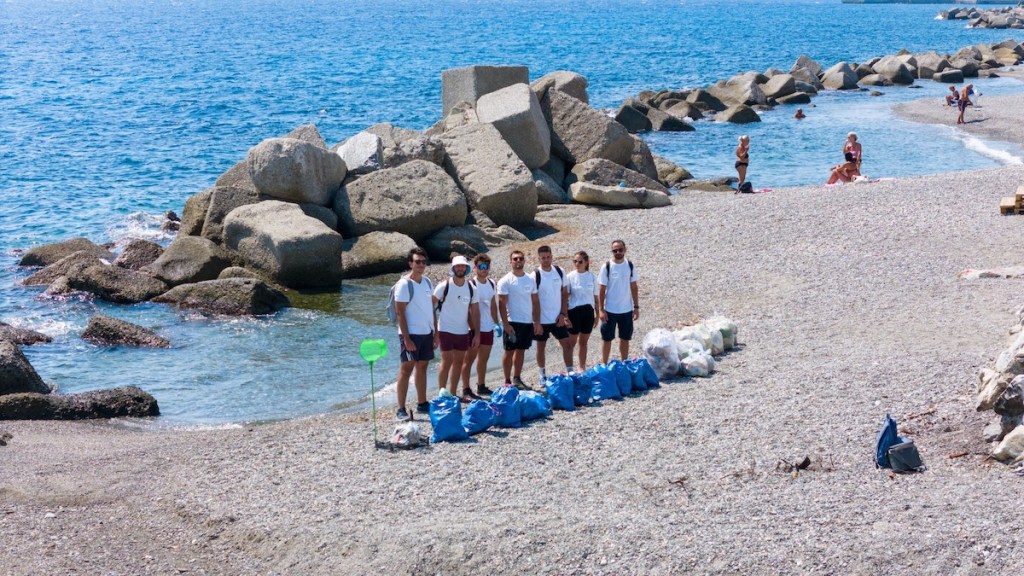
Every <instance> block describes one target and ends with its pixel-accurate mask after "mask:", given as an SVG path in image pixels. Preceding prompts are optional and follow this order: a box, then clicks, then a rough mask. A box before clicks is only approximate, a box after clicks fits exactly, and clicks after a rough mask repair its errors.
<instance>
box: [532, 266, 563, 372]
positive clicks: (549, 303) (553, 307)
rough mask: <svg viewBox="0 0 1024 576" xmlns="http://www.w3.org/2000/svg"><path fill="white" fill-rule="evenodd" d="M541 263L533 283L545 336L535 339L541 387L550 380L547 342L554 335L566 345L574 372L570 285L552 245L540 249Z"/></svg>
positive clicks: (535, 271)
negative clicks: (557, 263)
mask: <svg viewBox="0 0 1024 576" xmlns="http://www.w3.org/2000/svg"><path fill="white" fill-rule="evenodd" d="M537 260H538V262H539V263H540V266H539V267H538V268H537V269H535V270H534V271H533V281H534V283H536V284H537V300H538V302H539V304H540V327H541V333H540V334H538V335H536V336H534V337H533V339H534V340H536V341H537V367H538V368H540V381H541V385H543V384H544V381H545V380H547V377H548V373H547V368H546V365H547V361H546V360H547V353H546V350H545V349H546V348H547V343H548V337H549V336H551V335H554V337H555V340H558V343H559V344H560V345H561V346H562V360H563V361H564V362H565V369H566V370H567V371H569V372H572V346H571V344H570V340H569V283H568V282H567V281H566V278H565V272H564V271H563V270H562V269H561V268H559V267H558V266H553V265H552V264H551V261H552V260H553V256H552V254H551V247H550V246H541V247H540V248H538V249H537Z"/></svg>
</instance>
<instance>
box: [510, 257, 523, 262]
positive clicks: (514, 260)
mask: <svg viewBox="0 0 1024 576" xmlns="http://www.w3.org/2000/svg"><path fill="white" fill-rule="evenodd" d="M523 260H526V258H523V257H522V256H517V257H515V258H513V259H512V261H513V262H522V261H523Z"/></svg>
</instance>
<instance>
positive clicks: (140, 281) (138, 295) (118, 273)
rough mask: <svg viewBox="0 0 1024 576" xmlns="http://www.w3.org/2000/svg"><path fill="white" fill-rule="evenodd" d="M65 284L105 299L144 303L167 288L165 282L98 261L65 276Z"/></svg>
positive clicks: (118, 301)
mask: <svg viewBox="0 0 1024 576" xmlns="http://www.w3.org/2000/svg"><path fill="white" fill-rule="evenodd" d="M68 286H69V287H70V288H72V289H74V290H82V291H83V292H89V293H90V294H93V295H95V296H97V297H98V298H100V299H102V300H106V301H108V302H115V303H117V304H135V303H138V302H145V301H146V300H149V299H151V298H153V297H154V296H156V295H158V294H161V293H163V292H164V290H167V284H164V283H163V282H161V281H160V280H157V279H156V278H153V277H152V276H149V275H147V274H143V273H141V272H135V271H134V270H126V269H124V268H119V267H117V266H108V265H106V264H101V265H99V266H90V267H88V268H86V269H84V270H82V271H81V272H79V273H77V274H72V275H69V276H68Z"/></svg>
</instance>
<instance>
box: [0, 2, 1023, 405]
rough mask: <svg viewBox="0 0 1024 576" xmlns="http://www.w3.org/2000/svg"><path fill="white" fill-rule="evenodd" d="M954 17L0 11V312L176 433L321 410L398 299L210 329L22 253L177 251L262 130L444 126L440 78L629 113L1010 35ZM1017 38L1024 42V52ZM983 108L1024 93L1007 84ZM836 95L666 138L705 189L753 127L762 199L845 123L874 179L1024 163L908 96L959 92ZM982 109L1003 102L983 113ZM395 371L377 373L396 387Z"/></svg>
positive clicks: (643, 9) (682, 10) (792, 178)
mask: <svg viewBox="0 0 1024 576" xmlns="http://www.w3.org/2000/svg"><path fill="white" fill-rule="evenodd" d="M941 7H942V6H941V5H880V6H879V5H875V6H864V5H846V4H841V3H840V2H839V0H827V1H826V0H789V1H786V0H745V1H739V0H721V1H711V0H675V1H670V0H648V1H642V0H592V1H587V0H576V1H573V2H568V1H557V0H473V1H468V0H467V1H460V0H435V1H433V2H416V1H396V0H319V1H316V0H277V1H273V0H251V1H243V0H233V1H232V0H195V1H173V0H168V1H143V0H92V1H90V0H0V320H3V321H6V322H9V323H12V324H16V325H21V326H26V327H31V328H35V329H37V330H41V331H44V332H47V333H49V334H51V335H53V336H54V337H55V341H54V343H53V344H50V345H43V346H33V347H30V348H26V349H25V352H26V354H27V355H28V356H29V358H30V360H31V361H32V363H33V364H34V365H35V367H36V368H37V370H38V371H39V372H40V374H41V375H42V376H43V378H44V379H45V380H47V381H48V382H51V383H53V384H56V385H58V386H59V387H60V389H61V390H63V391H68V392H71V391H83V390H89V389H93V388H99V387H107V386H116V385H125V384H134V385H138V386H141V387H142V388H144V389H146V390H148V391H150V392H151V393H153V394H154V395H155V396H156V397H157V399H158V400H159V401H160V404H161V408H162V410H163V412H164V417H163V421H165V422H170V423H172V424H199V423H203V424H205V423H224V422H235V421H241V420H260V419H273V418H282V417H291V416H297V415H304V414H311V413H317V412H323V411H327V410H331V409H334V408H336V407H338V406H342V405H346V404H348V403H351V402H354V401H358V400H359V399H361V398H364V397H365V395H366V394H367V392H368V379H367V376H366V371H365V367H364V366H363V365H362V364H361V363H360V362H359V361H358V357H357V354H356V345H357V343H358V341H359V340H361V339H362V338H364V337H387V338H389V339H390V342H391V344H392V346H394V345H396V344H397V341H396V339H395V338H394V336H393V331H392V329H390V328H388V327H385V326H383V325H381V324H380V322H379V319H380V317H381V307H382V305H383V300H384V299H385V298H386V293H387V288H386V286H383V285H379V284H372V283H353V284H349V285H347V286H346V288H345V290H344V292H343V293H342V295H341V297H340V298H338V297H337V296H334V297H329V298H326V299H322V301H320V302H318V303H317V305H316V306H315V307H314V309H291V310H288V311H286V312H284V313H282V314H280V315H279V316H277V317H275V318H273V319H256V320H236V321H225V320H208V319H203V318H200V317H195V316H190V315H186V314H180V313H177V312H172V311H170V310H168V309H167V308H165V307H162V306H157V305H148V304H144V305H139V306H132V307H120V306H117V307H114V306H108V305H106V304H103V303H98V302H91V301H80V300H72V301H65V302H55V301H49V300H42V299H40V298H39V296H40V293H41V291H40V290H39V289H37V288H24V287H20V286H18V285H17V282H18V280H19V279H20V278H22V277H24V275H25V273H24V272H23V271H21V270H18V269H17V268H16V266H15V263H16V261H17V255H16V251H17V250H19V249H24V248H27V247H31V246H33V245H36V244H40V243H45V242H53V241H57V240H61V239H64V238H67V237H71V236H78V235H85V236H88V237H90V238H92V239H93V240H96V241H99V242H103V241H123V240H125V239H126V238H129V237H137V236H141V237H145V238H149V239H155V240H158V241H161V242H164V243H166V242H168V241H169V240H170V238H169V237H166V236H164V235H162V234H161V233H160V232H159V230H158V229H157V223H158V221H159V219H158V215H159V214H161V213H162V212H164V211H166V210H175V211H178V212H179V213H180V211H181V208H182V205H183V203H184V200H185V198H187V197H188V196H190V195H191V194H194V193H196V192H198V191H200V190H202V189H204V188H206V187H209V186H210V185H211V184H212V183H213V181H214V180H215V179H216V178H217V176H218V175H219V174H221V173H222V172H224V171H225V170H227V169H228V168H229V167H231V166H232V165H233V164H234V163H235V162H236V161H237V160H239V159H240V158H242V157H243V156H244V155H245V153H246V150H247V149H248V148H249V147H250V146H252V145H254V144H255V143H257V142H259V141H260V140H262V139H263V138H267V137H271V136H276V135H280V134H283V133H285V132H287V131H289V130H291V129H292V128H294V127H296V126H298V125H300V124H304V123H309V122H313V123H316V124H317V126H318V127H319V128H320V130H321V132H322V134H323V135H324V137H325V138H326V139H327V141H328V142H329V143H332V144H333V143H335V142H338V141H340V140H343V139H344V138H346V137H348V136H350V135H352V134H354V133H356V132H358V131H359V130H361V129H363V128H365V127H366V126H368V125H370V124H373V123H376V122H384V121H391V122H394V123H396V124H398V125H402V126H406V127H410V128H417V129H422V128H425V127H427V126H429V125H430V124H432V123H433V122H434V121H435V120H437V117H438V115H439V114H440V107H441V95H440V75H441V71H442V70H444V69H446V68H450V67H456V66H463V65H469V64H477V63H499V64H504V63H507V64H524V65H527V66H529V67H530V70H531V76H532V77H538V76H540V75H542V74H544V73H545V72H547V71H551V70H557V69H570V70H575V71H577V72H579V73H581V74H583V75H585V76H586V77H587V78H588V79H589V80H590V94H591V100H592V103H593V104H594V105H596V106H599V107H606V108H611V107H615V106H617V105H618V103H620V102H621V101H622V99H623V98H624V97H626V96H629V95H632V94H635V93H636V92H638V91H639V90H642V89H647V88H652V89H658V88H679V87H686V86H697V85H704V84H707V83H710V82H712V81H714V80H716V79H718V78H726V77H729V76H732V75H733V74H736V73H739V72H743V71H746V70H751V69H756V70H764V69H766V68H768V67H770V66H775V67H779V68H784V69H788V68H789V66H790V65H791V64H792V62H793V61H794V60H795V59H796V58H797V57H798V56H799V55H800V54H802V53H806V54H808V55H810V56H812V57H813V58H816V59H818V60H819V61H821V62H822V63H826V64H831V63H834V62H836V61H838V60H842V59H846V60H852V61H862V60H865V59H867V58H869V57H871V56H875V55H881V54H885V53H892V52H895V51H896V50H898V49H900V48H907V49H909V50H912V51H921V50H928V49H938V50H941V51H952V50H955V49H957V48H959V47H961V46H964V45H968V44H974V43H977V42H994V41H998V40H1002V39H1004V38H1006V37H1008V36H1009V34H1008V33H1007V32H1005V31H1003V32H1000V31H987V30H967V29H965V28H964V27H963V23H962V22H944V21H936V20H934V19H933V16H934V15H935V12H936V11H937V10H938V9H939V8H941ZM1018 40H1020V38H1018ZM978 84H979V86H980V88H981V90H982V91H983V93H985V94H999V93H1008V92H1019V91H1021V90H1022V85H1021V84H1020V83H1017V82H1015V81H1011V80H993V81H989V82H979V83H978ZM922 85H923V88H921V89H916V90H911V89H906V88H886V89H882V91H883V92H885V95H884V96H882V97H878V98H870V97H868V96H867V95H866V94H864V93H843V94H836V93H832V94H824V95H822V96H820V97H818V98H817V99H816V100H815V103H816V107H814V108H809V109H808V118H807V120H805V121H803V122H800V123H797V122H793V121H792V120H791V119H790V118H789V117H790V115H791V114H792V112H791V110H787V109H780V111H777V112H769V113H766V114H765V115H764V120H765V121H764V122H763V123H762V124H758V125H752V126H745V127H735V126H719V125H713V124H710V123H700V124H699V125H698V129H697V131H696V132H693V133H687V134H658V135H653V136H650V137H649V141H650V143H651V146H652V148H653V149H654V150H655V151H656V152H658V153H661V154H663V155H665V156H668V157H670V158H672V159H674V160H676V161H677V162H679V163H680V164H682V165H684V166H686V167H688V168H689V169H690V170H691V171H692V172H693V173H694V174H696V175H697V176H698V177H713V176H720V175H730V174H732V162H733V158H732V148H733V147H734V145H735V139H736V136H737V135H738V134H740V133H749V134H750V135H751V139H752V141H753V144H752V149H751V158H752V165H751V169H750V175H749V177H750V178H751V179H752V180H753V181H754V182H755V184H756V185H757V186H759V187H762V186H782V185H791V184H808V183H817V182H821V181H823V180H824V179H825V177H826V176H827V174H826V170H827V167H828V166H830V165H832V164H835V163H836V161H837V158H836V157H837V155H838V150H839V149H840V147H841V145H842V140H843V138H844V137H845V134H846V133H847V132H848V131H850V130H855V131H857V132H858V133H859V134H860V136H861V141H862V142H863V144H864V150H865V165H864V169H865V172H866V173H868V174H869V175H871V176H905V175H911V174H921V173H928V172H937V171H945V170H950V169H969V168H978V167H985V166H994V165H996V164H998V163H1000V162H1014V161H1016V162H1019V161H1020V160H1019V157H1020V156H1022V155H1024V153H1022V152H1021V150H1020V149H1019V148H1017V147H1014V146H1009V145H995V144H989V143H983V142H978V141H975V140H970V139H965V138H963V137H961V136H958V135H957V133H956V131H955V130H953V129H951V128H949V127H943V126H935V127H928V126H918V125H913V124H909V123H905V122H902V121H900V120H898V119H895V118H894V117H893V116H892V114H891V113H890V112H889V110H888V106H889V105H890V104H891V103H893V102H898V101H905V100H909V99H915V98H920V97H925V96H934V97H936V99H937V98H938V96H939V94H940V93H941V92H942V90H943V87H942V86H939V85H938V84H935V83H932V82H924V83H923V84H922ZM981 103H982V105H984V98H982V101H981ZM97 311H103V312H105V313H108V314H112V315H115V316H118V317H121V318H124V319H127V320H129V321H133V322H137V323H139V324H143V325H146V326H151V327H155V328H156V329H158V330H159V331H160V332H161V333H162V334H164V335H166V336H167V337H169V338H170V339H171V340H172V342H173V343H174V348H173V349H171V350H160V351H146V350H128V349H102V348H97V347H94V346H92V345H89V344H86V343H84V342H83V341H82V340H80V338H79V337H78V335H79V333H80V332H81V330H82V329H83V328H84V326H85V324H86V322H87V321H88V318H89V317H90V315H91V314H93V313H94V312H97ZM395 367H396V364H395V360H394V357H393V356H392V357H389V358H388V359H386V360H384V361H382V362H381V363H379V364H378V367H377V381H378V383H381V382H384V381H389V380H392V379H393V373H394V370H395Z"/></svg>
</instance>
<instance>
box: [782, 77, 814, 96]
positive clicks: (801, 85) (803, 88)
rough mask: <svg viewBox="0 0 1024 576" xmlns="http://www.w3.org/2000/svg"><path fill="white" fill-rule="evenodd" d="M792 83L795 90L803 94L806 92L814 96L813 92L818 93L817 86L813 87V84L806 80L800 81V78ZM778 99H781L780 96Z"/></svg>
mask: <svg viewBox="0 0 1024 576" xmlns="http://www.w3.org/2000/svg"><path fill="white" fill-rule="evenodd" d="M794 85H795V86H796V90H797V92H803V93H804V94H808V95H810V96H814V95H815V94H817V93H818V89H817V88H815V87H814V86H811V85H810V84H808V83H806V82H801V81H800V80H797V81H796V82H794ZM783 98H784V97H783ZM780 100H781V98H780Z"/></svg>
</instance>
